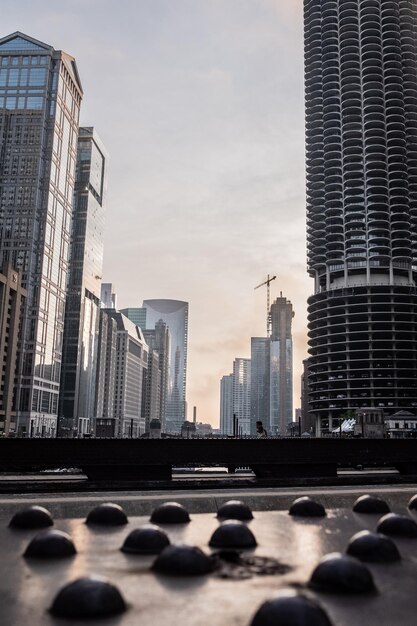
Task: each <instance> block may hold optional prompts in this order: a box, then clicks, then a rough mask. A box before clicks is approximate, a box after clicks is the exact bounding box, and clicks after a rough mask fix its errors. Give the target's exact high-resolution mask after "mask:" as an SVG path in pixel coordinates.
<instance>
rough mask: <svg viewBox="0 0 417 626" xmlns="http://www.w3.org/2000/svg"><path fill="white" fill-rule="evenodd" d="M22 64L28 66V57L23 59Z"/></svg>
mask: <svg viewBox="0 0 417 626" xmlns="http://www.w3.org/2000/svg"><path fill="white" fill-rule="evenodd" d="M22 63H23V65H29V57H23V59H22Z"/></svg>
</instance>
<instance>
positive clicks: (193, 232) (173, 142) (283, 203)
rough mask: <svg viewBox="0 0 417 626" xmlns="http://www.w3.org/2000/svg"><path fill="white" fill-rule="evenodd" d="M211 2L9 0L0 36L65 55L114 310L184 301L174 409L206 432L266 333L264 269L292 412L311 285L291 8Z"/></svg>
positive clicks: (294, 8)
mask: <svg viewBox="0 0 417 626" xmlns="http://www.w3.org/2000/svg"><path fill="white" fill-rule="evenodd" d="M223 4H224V3H220V2H213V3H210V5H208V4H207V3H190V2H180V1H179V2H175V3H170V5H168V3H166V2H155V3H152V7H150V6H149V4H148V3H143V2H139V3H133V2H132V3H130V2H129V3H127V4H126V11H124V12H119V13H118V14H117V15H116V12H115V11H114V12H112V11H113V9H112V7H111V6H110V3H101V4H100V12H99V14H98V13H97V10H96V9H97V7H98V3H96V2H89V3H87V5H85V4H83V5H82V6H81V4H80V3H77V2H75V3H72V4H71V5H66V4H64V5H63V6H61V7H57V6H56V5H52V3H48V2H34V3H33V4H31V5H29V4H28V3H26V2H23V3H22V4H21V5H20V6H19V7H15V8H13V9H10V10H9V11H8V15H7V16H6V19H5V20H4V23H3V29H4V30H3V33H2V34H4V35H7V34H8V33H11V32H14V31H15V30H21V31H23V32H27V33H28V34H30V35H31V36H33V37H36V38H38V39H40V40H41V41H48V43H51V45H54V47H56V48H59V49H63V50H68V51H69V52H70V53H71V54H73V55H74V56H75V57H76V59H77V64H78V67H79V69H80V74H81V77H82V83H83V88H84V93H85V96H84V102H83V108H82V112H81V119H80V124H82V125H88V124H94V126H95V128H97V130H98V132H99V134H100V136H101V137H102V138H103V141H104V143H105V145H106V147H107V149H108V152H109V154H110V163H109V180H108V189H109V193H108V202H107V218H106V229H105V253H104V272H103V278H104V280H106V281H109V282H112V283H113V284H114V285H115V286H116V290H117V293H118V296H119V304H118V306H119V308H123V307H125V306H132V305H134V304H135V303H137V305H139V304H140V303H141V301H142V299H143V298H172V299H181V300H184V301H188V302H190V322H189V327H190V337H189V355H188V358H189V361H188V381H187V400H188V406H189V407H192V406H193V405H195V404H196V405H197V406H198V414H199V417H200V419H201V420H203V421H210V422H211V423H213V424H217V419H218V416H219V415H218V413H219V409H218V406H219V394H218V380H219V379H220V377H221V375H222V374H223V373H224V371H227V368H228V367H229V363H230V362H231V361H232V360H233V359H234V358H235V357H237V356H239V357H249V355H250V336H255V335H262V334H263V332H264V331H263V327H264V309H265V294H264V293H262V291H263V290H259V291H258V292H255V291H254V290H253V287H254V286H255V285H257V284H258V283H259V282H260V280H262V279H263V278H264V277H265V276H266V274H267V273H268V272H272V271H273V272H274V273H276V274H277V275H278V279H277V281H276V283H277V284H276V287H275V289H274V286H272V290H271V291H272V294H271V295H272V297H275V296H276V295H278V293H279V291H280V290H283V291H284V292H285V293H286V294H287V296H288V297H289V298H290V299H291V301H292V302H293V304H294V308H295V310H296V311H297V317H296V318H295V320H294V344H295V350H294V405H295V406H297V404H298V402H297V398H298V397H299V395H300V394H299V374H300V373H301V361H302V358H303V357H305V355H306V349H305V347H306V340H305V336H306V323H305V319H306V316H305V310H306V298H307V296H308V294H309V293H310V292H311V287H310V281H309V279H308V278H307V277H306V275H305V247H304V246H305V240H304V220H305V205H304V149H303V137H304V113H303V68H302V59H303V55H302V7H301V2H294V1H292V3H291V4H290V3H283V2H280V3H279V2H269V1H268V2H267V1H260V2H256V3H252V2H251V3H249V2H248V3H243V5H242V3H237V2H231V3H228V5H227V7H225V6H223ZM238 5H239V6H238ZM70 7H71V8H70ZM121 13H123V14H121ZM91 15H94V18H95V20H96V21H95V23H96V26H97V28H96V29H94V31H93V32H92V31H91V29H90V28H89V27H88V22H89V20H88V17H89V16H91ZM133 24H134V25H135V28H136V30H137V29H138V30H139V32H136V30H135V29H134V28H133ZM51 35H53V36H51ZM284 53H285V59H286V64H285V65H283V64H282V63H280V59H281V58H282V56H283V55H284ZM277 67H279V71H277ZM116 84H117V89H114V86H115V85H116ZM126 94H128V97H126ZM290 215H291V216H292V219H291V220H289V216H290ZM196 216H198V219H196ZM174 266H175V272H174ZM138 268H140V269H141V270H142V271H140V272H139V271H138ZM136 277H137V284H136V283H135V282H134V281H135V280H136ZM237 309H238V310H239V316H238V318H236V310H237ZM189 410H190V409H189Z"/></svg>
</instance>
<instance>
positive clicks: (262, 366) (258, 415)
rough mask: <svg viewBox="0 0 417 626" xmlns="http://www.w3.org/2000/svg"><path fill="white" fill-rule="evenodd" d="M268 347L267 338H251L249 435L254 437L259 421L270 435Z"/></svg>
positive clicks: (268, 340)
mask: <svg viewBox="0 0 417 626" xmlns="http://www.w3.org/2000/svg"><path fill="white" fill-rule="evenodd" d="M270 346H271V341H270V339H269V337H251V383H250V388H251V394H250V398H251V435H253V436H255V435H256V422H257V421H261V422H262V423H263V425H264V428H266V430H267V431H268V434H270V428H271V423H270V422H271V420H270V402H271V382H270V369H271V368H270V359H271V355H270Z"/></svg>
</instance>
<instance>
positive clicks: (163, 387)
mask: <svg viewBox="0 0 417 626" xmlns="http://www.w3.org/2000/svg"><path fill="white" fill-rule="evenodd" d="M130 310H131V309H130ZM141 310H146V309H141ZM143 336H144V338H145V341H146V343H147V344H148V346H149V349H150V350H152V351H155V352H156V353H157V354H158V365H159V371H160V385H159V400H158V411H157V415H156V417H157V419H159V420H160V422H161V430H162V432H165V429H166V420H165V417H166V404H167V394H168V381H169V358H170V345H171V344H170V334H169V329H168V326H167V324H166V323H165V322H164V321H163V320H161V319H160V320H158V322H157V323H156V324H155V328H154V329H153V330H144V331H143Z"/></svg>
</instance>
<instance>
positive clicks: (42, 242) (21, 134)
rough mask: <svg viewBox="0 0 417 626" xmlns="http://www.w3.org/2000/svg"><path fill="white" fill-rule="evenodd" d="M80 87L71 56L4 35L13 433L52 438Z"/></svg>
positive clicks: (3, 168) (4, 202)
mask: <svg viewBox="0 0 417 626" xmlns="http://www.w3.org/2000/svg"><path fill="white" fill-rule="evenodd" d="M82 95H83V92H82V87H81V83H80V78H79V75H78V70H77V66H76V63H75V59H74V58H73V57H72V56H70V55H68V54H66V53H65V52H61V51H57V50H54V49H53V48H52V46H50V45H49V44H45V43H43V42H41V41H38V40H36V39H34V38H33V37H29V36H27V35H24V34H23V33H19V32H16V33H13V34H11V35H8V36H7V37H3V38H2V39H0V267H2V266H4V264H5V263H10V264H11V266H12V268H13V269H14V270H17V271H18V272H20V273H21V283H22V287H23V288H24V289H25V290H26V291H27V298H26V300H25V304H24V307H23V312H22V324H21V337H22V345H21V348H22V349H21V350H20V354H21V355H22V359H21V360H20V362H19V365H18V372H17V389H16V390H17V410H18V433H17V434H18V435H20V436H31V435H32V436H51V437H52V436H54V435H55V434H56V426H57V412H58V396H59V385H60V374H61V355H62V337H63V330H64V309H65V298H66V288H67V278H68V260H69V245H70V236H71V219H72V207H73V194H74V182H75V163H76V156H77V138H78V121H79V111H80V105H81V99H82Z"/></svg>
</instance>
